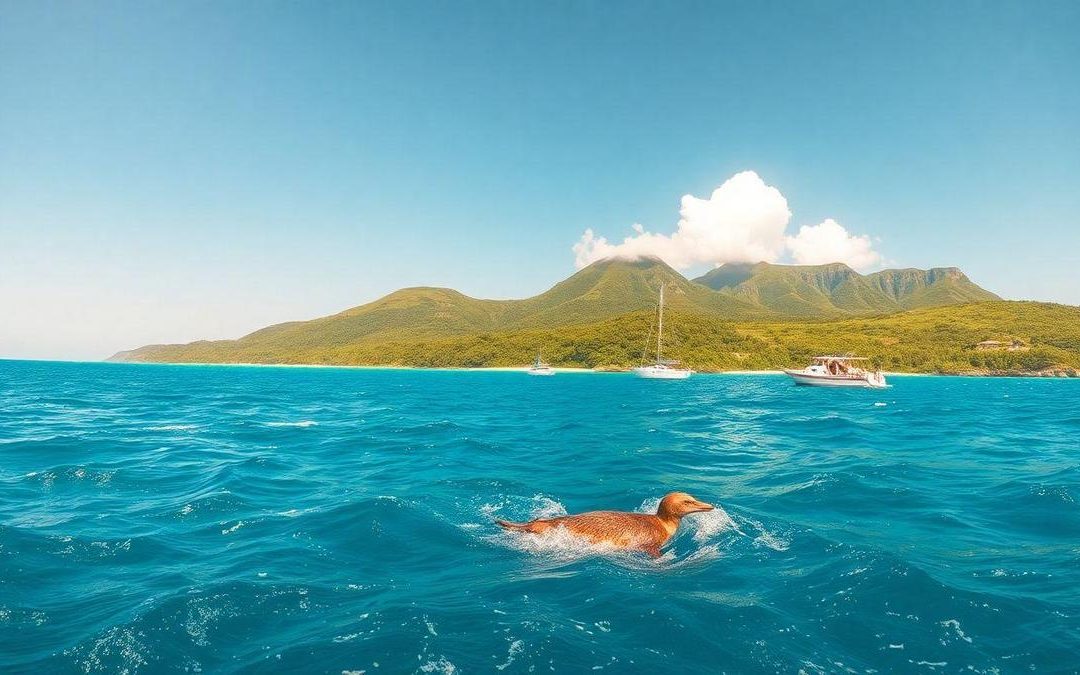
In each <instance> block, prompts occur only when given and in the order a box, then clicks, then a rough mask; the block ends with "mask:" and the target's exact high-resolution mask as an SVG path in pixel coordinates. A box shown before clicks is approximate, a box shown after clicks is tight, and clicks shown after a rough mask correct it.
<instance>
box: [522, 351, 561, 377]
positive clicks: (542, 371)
mask: <svg viewBox="0 0 1080 675" xmlns="http://www.w3.org/2000/svg"><path fill="white" fill-rule="evenodd" d="M525 372H526V373H528V374H529V375H554V374H555V369H554V368H552V367H551V366H550V365H548V364H546V363H544V359H543V358H542V356H541V355H540V354H537V355H536V360H535V361H533V364H532V366H531V367H530V368H529V369H528V370H526V371H525Z"/></svg>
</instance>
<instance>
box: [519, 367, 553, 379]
mask: <svg viewBox="0 0 1080 675" xmlns="http://www.w3.org/2000/svg"><path fill="white" fill-rule="evenodd" d="M525 372H526V373H528V374H529V375H533V376H536V377H549V376H551V375H554V374H555V369H554V368H529V369H528V370H526V371H525Z"/></svg>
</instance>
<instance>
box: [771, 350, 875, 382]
mask: <svg viewBox="0 0 1080 675" xmlns="http://www.w3.org/2000/svg"><path fill="white" fill-rule="evenodd" d="M869 360H870V359H867V358H865V357H859V356H815V357H814V361H813V363H811V364H810V365H809V366H807V367H806V368H803V369H802V370H785V371H784V372H785V373H787V374H788V376H790V377H791V379H793V380H795V384H803V385H810V386H814V387H871V388H874V389H880V388H882V387H886V386H888V385H887V384H886V383H885V375H884V374H882V372H881V371H880V370H867V369H865V368H863V367H862V366H861V365H860V364H862V363H864V362H866V361H869Z"/></svg>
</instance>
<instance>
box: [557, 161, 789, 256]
mask: <svg viewBox="0 0 1080 675" xmlns="http://www.w3.org/2000/svg"><path fill="white" fill-rule="evenodd" d="M679 215H680V216H681V218H680V220H679V225H678V228H677V229H676V231H675V232H674V233H672V234H670V235H667V234H656V233H653V232H647V231H645V228H644V227H642V226H641V225H634V232H635V233H636V234H634V235H632V236H629V237H627V238H626V239H624V240H623V241H622V243H619V244H612V243H611V242H609V241H608V240H607V239H605V238H604V237H598V236H596V235H595V234H594V233H593V231H592V230H586V231H585V234H583V235H582V237H581V239H580V240H579V241H578V243H577V244H575V245H574V254H575V257H576V262H577V266H578V267H579V268H580V267H584V266H585V265H588V264H589V263H592V262H596V261H597V260H600V259H602V258H611V257H620V258H630V259H636V258H640V257H642V256H646V255H651V256H657V257H659V258H662V259H663V260H664V261H665V262H667V263H668V264H669V265H671V266H672V267H676V268H680V269H685V268H687V267H691V266H693V265H697V264H701V263H722V262H737V261H753V262H757V261H759V260H766V261H770V262H772V261H775V260H777V259H778V258H779V257H780V255H781V254H782V253H783V250H784V229H785V228H786V227H787V224H788V221H789V220H790V219H791V211H789V210H788V205H787V200H786V199H784V195H782V194H780V191H779V190H777V189H776V188H774V187H772V186H771V185H766V184H765V181H763V180H761V178H760V177H759V176H758V175H757V174H756V173H754V172H753V171H743V172H742V173H737V174H735V175H734V176H732V177H731V178H729V179H727V181H725V182H724V184H723V185H721V186H720V187H718V188H716V190H714V191H713V193H712V196H711V197H709V198H708V199H698V198H697V197H694V196H693V195H684V196H683V198H682V206H681V208H680V209H679Z"/></svg>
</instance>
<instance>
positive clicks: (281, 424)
mask: <svg viewBox="0 0 1080 675" xmlns="http://www.w3.org/2000/svg"><path fill="white" fill-rule="evenodd" d="M318 425H319V423H318V422H316V421H315V420H300V421H299V422H267V423H266V426H268V427H299V428H301V429H304V428H307V427H315V426H318Z"/></svg>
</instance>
